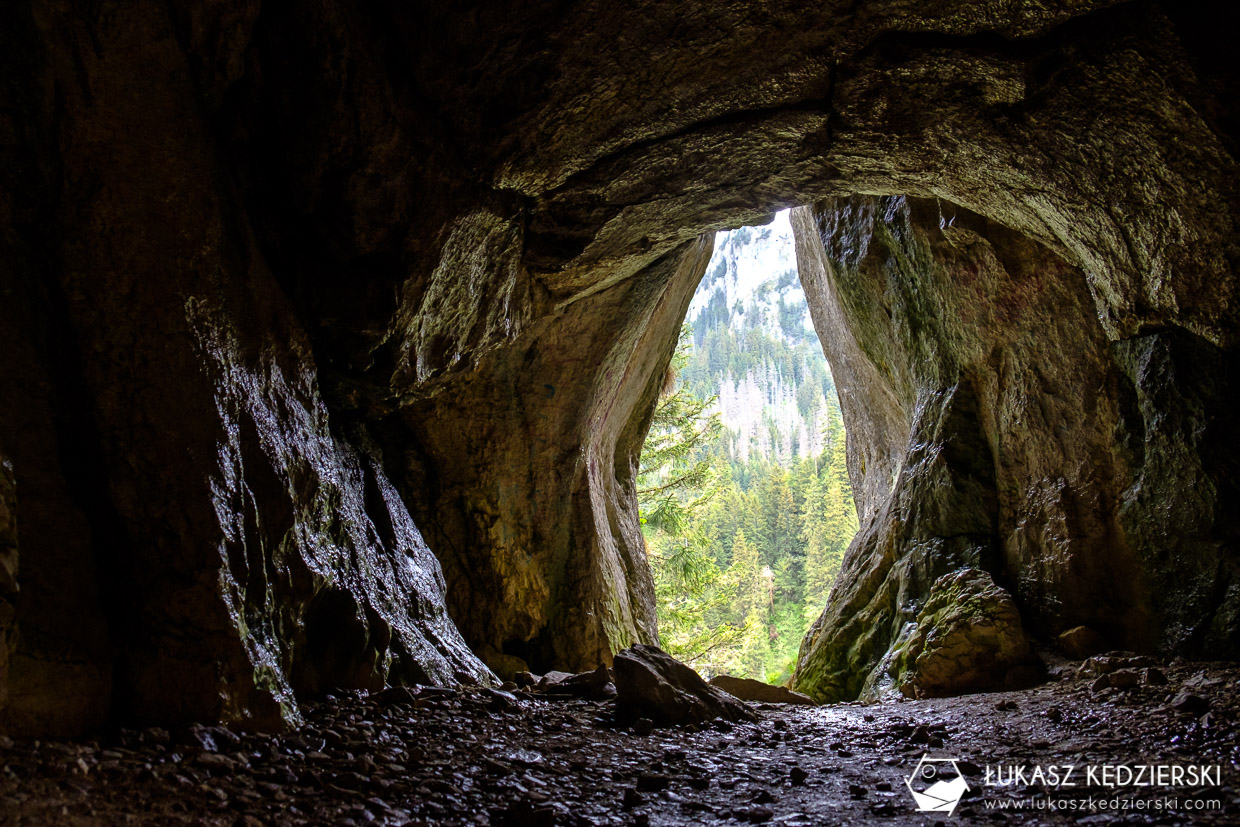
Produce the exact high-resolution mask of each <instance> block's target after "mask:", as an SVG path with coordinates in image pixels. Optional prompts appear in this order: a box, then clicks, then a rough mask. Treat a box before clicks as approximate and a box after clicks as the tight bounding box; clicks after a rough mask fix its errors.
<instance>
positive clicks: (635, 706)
mask: <svg viewBox="0 0 1240 827" xmlns="http://www.w3.org/2000/svg"><path fill="white" fill-rule="evenodd" d="M615 671H616V692H617V695H616V708H617V712H618V713H619V715H620V716H621V719H622V720H625V721H633V720H640V719H641V718H643V717H645V718H646V719H648V720H650V721H651V722H653V723H654V724H658V725H660V726H674V725H677V724H700V723H702V722H704V721H710V720H715V719H723V720H726V721H752V720H754V714H753V712H752V711H751V710H750V709H749V707H747V706H746V705H745V704H744V703H742V702H740V701H738V700H737V699H736V698H734V697H733V696H732V695H729V694H728V693H727V692H725V691H723V690H722V689H719V688H717V687H715V686H711V685H710V684H708V683H707V682H706V681H704V680H702V676H701V675H699V674H698V673H697V672H695V671H693V669H692V668H690V667H689V666H686V665H685V664H683V663H681V662H680V661H678V660H676V659H675V658H673V657H671V656H670V655H668V654H667V653H666V652H664V651H663V650H662V649H660V648H658V647H657V646H644V645H638V646H633V647H630V648H628V649H625V650H624V651H623V652H617V653H616V658H615Z"/></svg>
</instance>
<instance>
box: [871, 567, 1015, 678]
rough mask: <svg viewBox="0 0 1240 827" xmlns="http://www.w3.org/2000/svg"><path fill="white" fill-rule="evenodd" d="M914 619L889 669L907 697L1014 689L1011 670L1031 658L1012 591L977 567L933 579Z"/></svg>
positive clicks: (1013, 670) (1013, 675) (1012, 671)
mask: <svg viewBox="0 0 1240 827" xmlns="http://www.w3.org/2000/svg"><path fill="white" fill-rule="evenodd" d="M916 624H917V626H916V629H915V630H914V631H913V632H912V634H911V635H910V636H909V637H908V638H907V639H906V640H905V641H904V642H903V643H902V645H901V646H900V648H898V649H897V651H896V657H895V665H894V670H893V677H894V678H895V680H896V682H897V684H898V686H899V687H900V690H901V691H902V692H903V693H904V694H905V695H906V696H908V697H924V698H932V697H942V696H945V695H958V694H961V693H963V692H976V691H981V690H987V689H1001V688H1009V689H1011V688H1016V687H1017V686H1019V685H1020V683H1021V681H1020V680H1019V678H1018V677H1016V675H1015V674H1014V673H1016V672H1017V670H1024V669H1027V668H1028V667H1029V666H1031V665H1032V664H1033V663H1035V662H1036V661H1035V658H1034V655H1033V651H1032V650H1031V649H1030V647H1029V641H1028V640H1026V639H1025V633H1024V629H1023V628H1022V626H1021V622H1020V612H1018V611H1017V609H1016V603H1015V601H1013V600H1012V596H1011V595H1010V594H1008V593H1007V592H1006V591H1004V590H1003V589H1001V588H999V587H998V586H996V585H995V583H994V581H993V580H991V578H990V575H988V574H987V573H986V572H984V571H981V570H979V569H973V568H963V569H960V570H958V571H954V572H951V573H949V574H945V575H943V576H942V577H940V578H939V579H938V580H936V581H935V582H934V585H933V586H932V587H931V588H930V596H929V598H928V599H927V600H926V604H925V605H924V606H923V607H922V609H921V612H920V613H919V614H918V616H917V620H916ZM1013 677H1016V679H1015V680H1014V679H1012V678H1013Z"/></svg>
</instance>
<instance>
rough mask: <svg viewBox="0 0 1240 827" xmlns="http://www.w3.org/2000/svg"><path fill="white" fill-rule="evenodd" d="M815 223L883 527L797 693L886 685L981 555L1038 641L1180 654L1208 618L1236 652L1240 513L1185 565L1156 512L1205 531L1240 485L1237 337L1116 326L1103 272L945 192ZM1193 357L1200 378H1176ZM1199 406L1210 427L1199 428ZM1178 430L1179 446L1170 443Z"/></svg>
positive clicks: (816, 273)
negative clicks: (1089, 637) (1072, 638)
mask: <svg viewBox="0 0 1240 827" xmlns="http://www.w3.org/2000/svg"><path fill="white" fill-rule="evenodd" d="M793 227H794V231H795V233H796V237H797V254H798V266H799V268H800V274H801V279H802V283H803V285H804V286H805V289H806V294H807V297H808V298H809V303H810V310H811V315H812V317H813V319H814V324H815V327H816V329H817V330H818V332H819V338H820V339H821V340H822V342H823V347H824V350H825V352H826V354H827V357H828V360H829V361H830V363H831V368H832V372H833V375H834V376H835V380H836V384H837V387H838V388H839V389H840V390H841V406H842V410H843V415H844V421H845V425H846V427H847V429H848V440H849V473H850V476H851V478H852V482H853V490H854V492H855V494H856V497H857V504H858V514H859V518H860V522H861V528H860V531H859V532H858V534H857V537H856V539H855V540H854V541H853V544H852V546H851V548H850V549H849V552H848V554H847V555H846V556H845V559H844V562H843V566H842V569H841V575H840V578H839V580H838V581H837V588H836V589H835V590H834V592H833V593H832V595H831V598H830V601H829V603H828V605H827V607H826V610H825V611H824V613H823V615H822V617H821V618H820V619H819V620H818V621H817V622H816V623H815V624H814V625H813V627H812V628H811V629H810V632H809V634H808V636H807V638H806V641H805V642H804V644H803V646H802V649H801V653H800V657H799V662H798V667H797V672H796V676H795V678H794V683H793V688H794V689H798V690H800V691H804V692H806V693H807V694H810V695H812V696H813V697H815V698H816V699H820V700H827V699H835V700H842V699H848V698H855V697H858V696H863V697H871V698H872V697H877V696H878V695H879V694H881V693H882V692H884V691H886V688H889V687H887V682H889V678H888V677H887V676H888V674H889V672H890V670H891V668H892V665H893V664H892V658H893V656H894V649H895V647H896V645H897V644H898V642H899V641H900V639H901V635H902V634H903V633H904V630H905V629H906V628H907V627H908V625H909V624H911V623H914V622H915V621H916V620H917V617H916V611H917V607H919V606H921V605H923V604H924V602H925V601H926V600H927V599H928V597H929V593H930V589H931V587H932V585H933V584H934V583H935V581H936V580H938V578H940V577H942V576H943V575H944V574H946V573H948V572H950V571H953V570H955V569H957V568H959V567H962V566H963V567H970V568H975V569H980V570H982V571H986V572H989V573H990V574H991V575H992V576H993V578H994V579H995V580H996V581H997V582H1001V583H1003V584H1004V585H1005V586H1007V587H1008V588H1009V590H1010V592H1011V594H1012V597H1013V599H1014V600H1015V601H1016V606H1017V607H1018V608H1019V611H1020V616H1021V618H1022V620H1023V623H1024V628H1025V631H1026V633H1027V634H1029V635H1031V636H1034V637H1038V638H1042V639H1047V638H1049V637H1051V636H1053V635H1054V634H1057V633H1058V632H1059V631H1061V630H1063V629H1064V628H1065V627H1072V626H1078V625H1082V626H1089V627H1090V628H1093V629H1095V630H1097V631H1098V632H1099V634H1101V635H1102V637H1103V638H1104V639H1106V640H1113V641H1116V642H1119V643H1121V644H1122V645H1124V646H1126V647H1128V648H1132V649H1138V650H1151V649H1154V648H1157V647H1159V646H1161V647H1162V648H1163V650H1164V651H1172V650H1173V649H1174V648H1175V647H1176V646H1179V645H1181V644H1180V643H1172V642H1171V641H1170V638H1172V637H1174V638H1175V639H1176V640H1177V641H1183V640H1185V638H1183V637H1182V636H1181V635H1182V633H1183V632H1184V631H1185V630H1187V629H1188V628H1189V627H1193V628H1197V627H1199V626H1200V624H1201V622H1202V621H1201V618H1202V617H1208V618H1211V622H1210V628H1209V629H1208V630H1201V631H1200V632H1199V633H1200V634H1202V635H1203V637H1202V638H1201V640H1203V641H1204V640H1206V639H1209V640H1214V641H1217V643H1216V644H1214V645H1216V646H1219V647H1222V648H1221V649H1216V650H1214V651H1230V649H1229V648H1228V647H1230V646H1232V645H1234V642H1235V641H1236V640H1237V638H1236V636H1235V635H1233V634H1232V633H1231V632H1228V631H1226V630H1227V629H1230V628H1232V626H1233V625H1234V624H1233V614H1234V613H1233V608H1232V607H1233V596H1229V595H1231V592H1230V591H1228V589H1230V588H1231V587H1230V586H1223V585H1221V584H1222V583H1224V582H1226V583H1231V582H1233V579H1232V578H1233V575H1232V573H1231V568H1230V565H1231V564H1230V563H1225V562H1222V561H1223V560H1225V559H1227V558H1226V557H1225V555H1223V554H1222V552H1221V549H1222V548H1223V547H1224V546H1225V545H1226V540H1225V535H1226V531H1228V530H1230V529H1224V528H1222V527H1219V526H1216V527H1215V528H1213V529H1202V533H1199V534H1198V535H1196V536H1198V537H1199V539H1200V542H1197V541H1194V542H1193V544H1192V548H1191V549H1190V548H1188V547H1187V546H1185V547H1183V550H1182V552H1181V553H1180V554H1179V555H1178V556H1177V557H1176V559H1177V560H1182V561H1183V565H1184V566H1185V570H1186V572H1187V573H1188V576H1187V577H1183V578H1181V577H1176V576H1174V575H1172V574H1171V573H1170V571H1169V569H1168V568H1167V567H1168V565H1169V560H1170V559H1171V557H1169V556H1167V555H1166V554H1165V553H1163V551H1162V550H1163V549H1166V548H1168V547H1169V544H1170V545H1175V544H1176V543H1178V542H1179V540H1176V539H1174V538H1171V537H1169V536H1168V535H1167V533H1166V531H1164V530H1163V529H1161V528H1159V527H1158V520H1157V519H1156V518H1155V516H1154V513H1153V512H1152V511H1149V510H1148V508H1149V507H1152V506H1153V503H1154V502H1155V501H1157V502H1158V503H1160V504H1161V506H1162V507H1164V508H1171V509H1172V511H1174V512H1175V513H1176V515H1177V517H1179V516H1181V515H1185V516H1184V518H1185V519H1186V520H1189V521H1190V522H1195V524H1196V525H1198V526H1204V525H1206V523H1208V522H1209V521H1208V520H1198V519H1197V518H1193V517H1190V516H1187V515H1191V514H1193V513H1196V514H1198V515H1200V514H1203V513H1205V512H1206V511H1211V512H1216V510H1217V509H1219V508H1221V507H1222V504H1223V502H1224V501H1225V500H1226V498H1227V495H1226V494H1222V493H1221V491H1222V489H1221V488H1219V487H1218V485H1219V482H1220V481H1221V480H1222V479H1224V478H1226V477H1228V475H1229V474H1230V471H1226V470H1224V469H1223V468H1222V466H1214V467H1213V470H1212V471H1210V472H1207V471H1204V470H1203V469H1204V467H1205V466H1204V465H1203V464H1202V463H1204V462H1205V457H1206V456H1209V455H1210V454H1212V453H1216V452H1223V453H1225V452H1227V451H1228V449H1225V448H1223V447H1222V446H1221V444H1219V443H1213V442H1211V437H1206V436H1205V435H1206V434H1215V433H1216V432H1214V431H1211V430H1210V429H1208V428H1206V427H1205V426H1204V424H1203V423H1204V420H1201V419H1200V418H1199V417H1200V416H1201V415H1203V414H1202V413H1200V412H1204V411H1207V410H1208V411H1210V412H1211V414H1209V415H1210V416H1212V417H1215V418H1216V419H1218V420H1223V421H1231V417H1232V415H1233V414H1232V412H1231V411H1230V410H1229V409H1228V407H1227V406H1226V405H1223V404H1222V403H1221V402H1220V401H1218V400H1219V398H1218V397H1216V396H1214V394H1215V393H1217V392H1218V389H1220V388H1222V387H1230V382H1231V381H1232V380H1231V379H1230V370H1231V369H1230V368H1226V367H1224V366H1223V365H1222V364H1221V363H1218V362H1216V361H1213V360H1214V359H1216V358H1217V356H1218V353H1219V351H1218V348H1217V347H1215V346H1214V345H1211V344H1209V343H1207V342H1204V341H1203V340H1201V339H1198V338H1196V337H1193V336H1189V335H1186V334H1181V333H1175V334H1149V335H1148V336H1140V337H1135V338H1133V339H1129V340H1126V342H1125V343H1123V345H1122V347H1121V346H1119V345H1117V344H1116V343H1112V342H1110V341H1108V331H1107V330H1106V329H1105V326H1104V325H1102V324H1100V323H1099V322H1098V304H1097V298H1096V294H1095V293H1093V292H1091V285H1090V284H1089V282H1088V279H1087V278H1086V276H1085V274H1084V273H1083V272H1082V271H1081V270H1079V269H1077V268H1076V267H1074V266H1072V265H1071V264H1070V263H1068V262H1067V261H1065V260H1064V259H1063V258H1061V257H1060V255H1059V254H1058V253H1056V252H1055V251H1053V250H1051V249H1048V248H1047V247H1045V246H1042V245H1040V244H1038V243H1036V242H1033V241H1031V240H1029V239H1027V238H1020V237H1018V236H1016V235H1015V234H1013V233H1012V232H1011V230H1010V229H1008V228H1007V227H1003V226H1000V225H998V224H997V223H995V222H993V221H991V220H988V219H984V218H982V217H980V216H978V215H975V214H973V213H971V212H969V211H967V210H965V209H963V208H961V207H957V206H954V205H951V204H949V203H947V202H945V201H941V200H940V201H933V202H931V201H921V200H918V199H913V198H872V197H854V198H846V199H843V198H841V199H832V200H827V201H823V202H820V203H818V204H817V205H816V206H815V207H813V208H812V209H810V208H802V209H798V210H796V211H794V214H793ZM1151 337H1152V339H1153V340H1150V339H1151ZM1194 349H1199V350H1200V351H1201V355H1200V358H1197V359H1192V358H1191V357H1189V356H1188V353H1190V352H1193V351H1194ZM1174 353H1179V354H1180V356H1173V355H1172V354H1174ZM1137 354H1145V355H1143V356H1138V355H1137ZM1211 354H1214V355H1211ZM1143 360H1144V361H1143ZM1156 364H1157V365H1159V366H1165V370H1164V369H1163V367H1159V368H1155V365H1156ZM1189 364H1199V365H1201V368H1200V371H1199V373H1197V374H1196V375H1192V376H1190V375H1188V371H1187V366H1188V365H1189ZM1137 365H1145V367H1137ZM1173 369H1174V370H1181V371H1184V372H1185V376H1184V380H1183V382H1182V383H1181V385H1182V387H1183V388H1184V390H1183V391H1178V392H1172V391H1171V389H1170V388H1169V387H1168V386H1167V385H1166V384H1165V382H1164V380H1162V379H1160V378H1159V377H1160V376H1164V375H1166V374H1167V373H1168V372H1173ZM1144 388H1148V389H1149V390H1148V391H1146V390H1143V389H1144ZM1186 397H1192V399H1193V400H1194V401H1192V402H1189V401H1187V398H1186ZM1143 399H1144V400H1146V402H1144V403H1143V402H1142V400H1143ZM1155 399H1157V400H1159V401H1157V402H1155V401H1154V400H1155ZM1035 400H1036V401H1035ZM1143 404H1145V405H1148V406H1149V407H1148V410H1144V409H1142V405H1143ZM1154 408H1157V409H1158V411H1161V413H1157V412H1155V410H1154ZM1189 421H1194V422H1197V423H1198V424H1197V430H1196V431H1195V432H1194V433H1196V434H1197V435H1198V436H1189V435H1188V434H1187V432H1186V431H1181V430H1180V428H1182V427H1184V428H1187V427H1189V426H1188V422H1189ZM1147 423H1149V424H1147ZM1172 432H1175V433H1177V434H1179V436H1174V437H1173V436H1171V435H1170V434H1171V433H1172ZM1160 434H1162V435H1165V436H1166V439H1167V442H1166V443H1164V442H1163V441H1162V440H1163V436H1160ZM1199 437H1200V438H1199ZM1206 443H1210V444H1211V445H1213V446H1214V447H1211V448H1208V449H1207V448H1205V447H1204V446H1205V444H1206ZM1171 444H1175V445H1176V446H1177V448H1176V449H1175V450H1176V451H1179V452H1180V454H1179V456H1180V459H1179V460H1175V461H1172V460H1170V459H1169V458H1168V457H1166V456H1162V455H1161V454H1160V452H1161V451H1163V447H1162V446H1163V445H1166V446H1170V445H1171ZM1184 473H1187V474H1188V475H1189V476H1191V477H1193V478H1194V479H1196V480H1198V483H1196V484H1190V483H1189V482H1188V481H1187V480H1186V479H1184V478H1183V477H1182V474H1184ZM1155 490H1156V491H1157V492H1158V493H1157V494H1156V495H1154V494H1148V495H1141V494H1139V493H1138V492H1142V491H1149V492H1153V491H1155ZM1173 503H1175V504H1179V505H1175V506H1173V505H1172V504H1173ZM1180 506H1182V509H1181V508H1180ZM1186 531H1187V529H1186ZM1188 533H1189V534H1191V533H1192V532H1188ZM1184 536H1187V535H1184ZM1206 561H1213V562H1211V563H1207V562H1206ZM1208 565H1216V566H1221V568H1215V569H1214V572H1215V574H1214V575H1207V574H1206V573H1205V567H1206V566H1208ZM1212 577H1217V578H1219V579H1217V580H1215V582H1216V587H1215V589H1214V591H1208V590H1206V589H1204V588H1203V587H1202V585H1201V584H1202V583H1204V582H1206V581H1207V580H1210V579H1211V578H1212ZM1100 584H1105V587H1103V586H1101V585H1100ZM1237 594H1240V593H1237ZM1203 601H1204V602H1203ZM1210 601H1213V602H1212V603H1211V602H1210ZM1206 603H1210V605H1209V606H1206V605H1205V604H1206ZM1224 641H1230V642H1224Z"/></svg>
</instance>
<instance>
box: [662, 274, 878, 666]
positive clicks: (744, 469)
mask: <svg viewBox="0 0 1240 827" xmlns="http://www.w3.org/2000/svg"><path fill="white" fill-rule="evenodd" d="M716 299H717V300H718V303H719V306H720V308H721V309H723V306H724V300H723V295H722V293H721V292H720V293H717V294H716V296H715V297H714V298H712V305H713V304H714V303H715V300H716ZM708 310H709V307H708ZM702 320H703V319H702V317H701V316H699V321H702ZM705 321H707V323H708V324H709V325H710V326H709V327H707V329H706V332H705V333H704V334H702V333H698V334H697V335H694V334H692V333H691V332H690V331H689V329H688V328H687V327H686V329H685V330H684V331H682V336H681V342H680V345H679V346H678V348H677V354H676V357H675V359H674V361H673V364H674V366H675V367H676V369H677V370H678V372H679V382H678V384H677V387H676V389H675V390H674V392H672V393H670V394H668V395H666V396H664V397H663V398H662V399H661V400H660V402H659V406H658V409H657V410H656V412H655V416H654V420H653V422H652V425H651V429H650V434H649V436H648V437H647V439H646V445H645V447H644V449H643V451H642V457H641V468H640V473H639V477H638V503H639V510H640V513H641V516H642V521H643V530H644V532H645V536H646V543H647V550H648V554H649V559H650V563H651V569H652V571H653V573H654V578H655V589H656V597H657V603H658V613H659V627H660V637H661V643H662V645H663V647H664V648H665V649H666V650H667V651H668V652H670V653H672V654H673V655H675V656H676V657H678V658H680V659H681V660H684V661H685V662H687V663H689V664H690V665H692V666H694V667H695V668H697V669H698V670H699V671H701V672H703V673H704V674H706V675H708V676H710V675H713V674H719V673H722V672H726V673H729V674H734V675H739V676H743V677H752V678H757V679H759V680H767V681H783V680H786V679H787V678H788V677H789V676H790V675H791V670H792V668H793V667H794V665H795V658H796V654H797V649H798V647H799V646H800V643H801V638H802V637H803V636H804V634H805V631H806V630H807V628H808V626H809V624H810V622H812V620H813V619H814V618H816V617H817V615H818V614H819V613H820V612H821V611H822V608H823V606H824V604H825V602H826V597H827V593H828V591H829V590H830V587H831V583H832V581H833V580H834V578H835V575H836V574H837V573H838V572H839V568H840V562H841V561H842V559H843V555H844V551H845V549H846V548H847V546H848V543H849V542H850V541H851V539H852V536H853V534H854V533H855V532H856V528H857V518H856V513H855V510H854V506H853V501H852V490H851V487H850V485H849V483H848V470H847V465H846V462H845V457H844V429H843V425H842V422H841V418H840V414H839V405H838V402H837V401H836V398H835V388H834V384H833V383H832V382H831V378H830V374H829V373H828V372H827V371H826V369H825V366H824V364H825V363H823V360H822V359H821V357H820V356H819V358H818V360H817V361H815V360H813V359H809V358H803V359H802V358H800V357H801V356H804V354H803V353H802V354H798V353H797V349H796V348H789V347H787V346H786V345H784V344H782V343H778V342H774V341H773V340H771V339H770V338H769V337H765V336H763V335H758V334H760V331H749V332H747V333H746V334H745V336H743V337H738V335H737V334H736V333H735V331H734V330H732V329H731V328H729V327H728V325H727V321H726V318H724V319H718V318H715V319H706V320H705ZM699 330H700V328H699ZM750 334H754V335H750ZM694 342H696V343H698V344H697V347H696V348H695V347H694V344H693V343H694ZM813 346H814V347H817V342H814V343H813ZM798 347H799V346H798ZM746 348H747V349H746ZM798 361H799V365H797V364H794V363H797V362H798ZM759 365H764V366H770V367H771V369H773V370H777V371H789V372H794V371H799V372H800V376H799V377H798V378H799V379H800V380H801V381H803V382H804V383H813V384H814V385H815V392H814V393H813V397H814V398H815V399H817V398H818V396H819V394H818V392H817V391H818V389H821V392H822V395H823V396H825V398H826V399H827V407H828V417H827V433H826V445H827V448H826V450H825V451H824V452H823V454H822V455H821V456H819V457H807V456H801V457H798V458H797V459H796V460H795V461H794V462H793V463H792V465H791V466H790V467H786V468H785V467H783V466H780V465H778V464H776V463H773V462H769V461H764V460H761V459H757V458H751V460H750V461H749V462H747V463H743V464H742V463H740V462H737V461H735V460H734V459H732V457H733V456H735V453H734V452H733V451H732V450H731V449H732V447H733V446H732V444H731V442H732V441H733V440H734V439H735V437H734V435H731V434H728V433H727V432H726V429H723V428H722V426H721V425H720V424H719V420H718V416H717V415H714V414H712V413H711V409H712V405H713V402H714V397H713V393H710V394H709V395H708V393H707V391H712V390H713V388H716V387H718V383H719V382H720V381H721V380H722V377H723V376H724V375H725V374H726V373H727V372H728V371H731V370H734V369H738V368H740V367H744V368H745V369H746V370H748V369H752V368H755V367H756V366H759ZM799 392H800V390H799V389H798V394H799ZM798 400H799V396H798ZM807 404H808V403H807Z"/></svg>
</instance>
